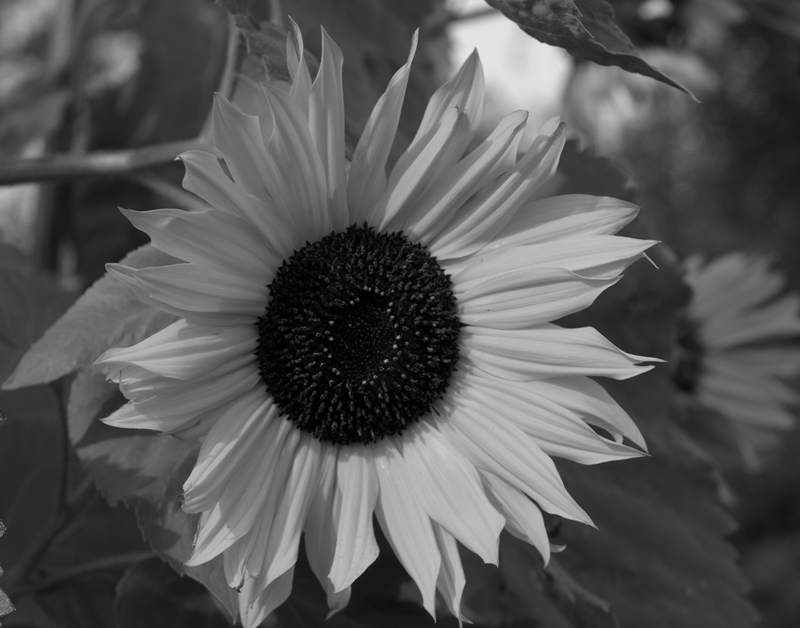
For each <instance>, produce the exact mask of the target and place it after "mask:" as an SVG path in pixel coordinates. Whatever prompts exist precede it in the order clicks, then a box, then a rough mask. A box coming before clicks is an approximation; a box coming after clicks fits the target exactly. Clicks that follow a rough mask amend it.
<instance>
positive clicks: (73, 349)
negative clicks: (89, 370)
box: [4, 245, 178, 389]
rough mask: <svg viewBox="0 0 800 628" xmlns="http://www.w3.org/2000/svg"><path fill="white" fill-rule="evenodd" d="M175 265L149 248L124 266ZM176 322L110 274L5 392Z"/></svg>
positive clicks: (47, 337)
mask: <svg viewBox="0 0 800 628" xmlns="http://www.w3.org/2000/svg"><path fill="white" fill-rule="evenodd" d="M176 261H178V260H176V259H175V258H174V257H171V256H169V255H167V254H166V253H161V252H160V251H158V250H156V249H154V248H153V247H152V246H150V245H145V246H143V247H140V248H138V249H136V250H135V251H133V252H132V253H130V254H129V255H127V256H126V257H125V258H124V259H123V260H122V263H123V264H125V265H126V266H131V267H133V268H144V267H147V266H163V265H165V264H170V263H174V262H176ZM173 320H174V317H172V316H170V315H168V314H164V313H163V312H161V311H159V310H156V309H155V308H152V307H150V306H149V305H145V304H143V303H141V302H140V301H139V300H138V299H136V297H135V296H134V295H133V293H132V292H131V291H130V290H129V289H128V288H126V287H125V286H123V285H122V284H121V283H119V282H118V281H117V280H116V279H114V278H113V277H111V276H109V275H106V276H104V277H103V278H102V279H100V280H98V281H97V282H95V284H94V285H92V287H91V288H89V289H88V290H87V291H86V292H85V293H84V294H83V296H81V297H80V298H79V299H78V300H77V302H76V303H75V305H73V306H72V307H71V308H70V309H69V310H68V311H67V313H66V314H64V316H63V317H61V319H60V320H59V321H58V322H57V323H56V324H55V325H53V327H51V328H50V329H48V330H47V332H46V333H45V334H44V336H43V337H42V338H41V339H40V340H39V341H38V342H36V343H35V344H34V345H33V347H31V349H30V350H29V351H28V353H26V354H25V356H23V358H22V360H21V361H20V363H19V365H18V366H17V369H16V370H15V371H14V373H13V374H12V375H11V377H10V378H9V379H8V380H7V381H6V383H5V384H4V388H6V389H13V388H21V387H23V386H32V385H34V384H43V383H47V382H51V381H54V380H56V379H58V378H59V377H63V376H64V375H67V374H69V373H72V372H73V371H76V370H78V369H79V368H81V367H84V366H87V365H89V364H91V363H92V362H94V360H96V359H97V358H98V357H99V356H100V354H101V353H103V352H104V351H105V350H106V349H108V348H109V347H127V346H130V345H132V344H134V343H136V342H138V341H139V340H141V339H143V338H145V337H146V336H149V335H151V334H153V333H155V332H156V331H158V330H160V329H163V328H164V327H166V326H167V325H168V324H169V323H170V322H172V321H173Z"/></svg>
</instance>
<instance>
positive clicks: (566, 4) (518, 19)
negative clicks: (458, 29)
mask: <svg viewBox="0 0 800 628" xmlns="http://www.w3.org/2000/svg"><path fill="white" fill-rule="evenodd" d="M486 2H487V4H489V5H491V6H493V7H494V8H496V9H498V10H499V11H500V12H502V13H503V15H505V16H506V17H507V18H508V19H510V20H511V21H512V22H515V23H516V24H517V25H518V26H519V27H520V28H521V29H522V30H523V31H525V32H526V33H528V35H530V36H531V37H534V38H536V39H538V40H539V41H542V42H544V43H546V44H550V45H551V46H559V47H560V48H564V49H565V50H566V51H567V52H569V53H570V54H571V55H572V56H573V57H575V58H576V59H584V60H586V61H592V62H593V63H597V64H599V65H614V66H618V67H620V68H622V69H623V70H627V71H628V72H635V73H637V74H642V75H644V76H649V77H650V78H653V79H656V80H658V81H661V82H663V83H666V84H667V85H671V86H672V87H676V88H678V89H679V90H681V91H684V92H686V93H687V94H690V92H689V91H688V90H687V89H686V88H684V87H683V86H682V85H680V84H678V83H676V82H675V81H673V80H672V79H671V78H670V77H668V76H666V75H665V74H663V73H662V72H659V71H658V70H656V69H655V68H653V67H652V66H651V65H650V64H648V63H647V62H646V61H644V60H643V59H642V58H641V57H640V56H639V55H638V54H637V52H636V49H635V48H634V47H633V44H632V43H631V41H630V39H628V36H627V35H625V33H623V32H622V30H620V28H619V27H618V26H617V24H616V23H615V22H614V11H613V9H612V8H611V6H610V5H609V4H608V3H607V2H606V1H605V0H574V2H573V0H486Z"/></svg>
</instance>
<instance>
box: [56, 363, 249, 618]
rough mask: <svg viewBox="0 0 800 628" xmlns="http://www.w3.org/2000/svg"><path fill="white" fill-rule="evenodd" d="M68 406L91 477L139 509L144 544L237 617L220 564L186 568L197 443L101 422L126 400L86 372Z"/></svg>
mask: <svg viewBox="0 0 800 628" xmlns="http://www.w3.org/2000/svg"><path fill="white" fill-rule="evenodd" d="M71 396H72V397H74V398H75V399H76V401H75V402H74V403H70V406H69V417H68V419H69V427H70V438H71V440H72V442H73V445H74V446H75V448H76V451H77V453H78V456H79V457H80V459H81V462H82V463H83V465H84V467H85V468H86V470H87V472H88V473H89V474H90V475H91V476H92V478H94V480H95V483H96V484H97V487H98V488H99V489H100V490H101V492H102V493H103V494H104V495H105V496H106V498H107V499H108V500H109V501H110V502H112V503H116V502H119V501H122V502H123V503H124V504H125V505H126V506H128V507H129V508H132V509H134V511H135V512H136V518H137V520H138V522H139V527H140V528H141V530H142V533H143V534H144V537H145V539H146V540H147V541H148V543H149V544H150V546H151V547H152V548H153V549H154V550H155V551H156V553H157V554H158V555H159V556H160V557H161V558H162V559H164V560H166V561H167V562H168V563H169V565H170V566H171V567H172V568H173V569H174V570H175V571H177V572H178V573H180V574H185V575H188V576H190V577H192V578H194V579H195V580H197V581H199V582H201V583H202V584H204V585H205V586H206V587H208V589H209V590H210V591H211V592H212V593H213V594H214V595H215V596H216V597H217V599H218V600H219V601H220V603H221V604H222V605H223V606H224V607H225V609H226V610H227V611H228V612H229V613H230V615H231V617H232V618H233V617H236V614H237V613H238V601H237V597H236V592H235V591H234V590H233V589H231V588H230V587H229V586H228V584H227V582H226V581H225V578H224V574H223V571H222V561H221V559H217V560H213V561H211V562H209V563H206V564H204V565H201V566H199V567H185V566H184V565H183V562H184V561H186V560H187V559H188V558H189V555H190V554H191V544H192V539H193V538H194V534H195V530H196V528H197V516H190V515H187V514H185V513H184V512H183V511H182V510H181V508H180V495H181V492H182V487H183V482H184V480H185V479H186V477H187V476H188V475H189V472H190V471H191V469H192V467H193V466H194V463H195V459H196V457H197V449H198V447H199V444H198V443H197V442H196V441H181V440H178V439H176V438H168V437H165V436H161V435H159V434H155V433H153V432H149V431H143V430H122V429H119V428H113V427H109V426H107V425H105V424H103V423H101V422H100V421H98V420H96V419H97V417H98V416H105V415H106V414H108V412H109V411H110V410H113V409H116V407H118V406H119V405H120V404H121V402H122V401H124V400H123V399H122V397H121V396H120V395H119V392H118V391H117V390H116V387H112V386H107V385H105V383H104V381H103V377H102V376H101V375H97V374H92V373H81V374H80V375H79V376H78V377H77V378H76V379H75V381H74V383H73V386H72V390H71Z"/></svg>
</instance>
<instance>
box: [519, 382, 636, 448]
mask: <svg viewBox="0 0 800 628" xmlns="http://www.w3.org/2000/svg"><path fill="white" fill-rule="evenodd" d="M525 386H526V387H527V388H528V389H529V390H531V393H532V394H535V395H536V396H537V397H539V398H541V399H544V400H547V401H548V402H549V403H551V404H556V405H559V406H562V407H564V408H565V409H567V410H569V411H570V412H573V413H575V414H576V415H578V416H580V417H581V418H582V419H583V420H584V421H586V422H587V423H589V424H590V425H596V426H598V427H601V428H603V429H604V430H606V431H607V432H609V433H610V434H611V435H612V437H613V438H614V440H615V441H616V442H618V443H621V442H622V440H623V438H628V439H630V440H631V441H632V442H633V443H635V444H636V445H637V446H639V447H641V448H642V449H643V450H644V451H647V445H646V444H645V441H644V436H642V433H641V432H640V431H639V428H638V427H636V424H635V423H634V422H633V419H631V417H630V416H629V415H628V413H627V412H625V410H623V409H622V408H621V407H620V405H619V404H618V403H617V402H616V401H614V399H613V398H612V397H611V395H609V394H608V393H607V392H606V390H605V389H604V388H603V387H602V386H601V385H600V384H598V383H597V382H595V381H593V380H591V379H589V378H588V377H552V378H548V379H545V380H538V381H535V382H528V383H527V384H525Z"/></svg>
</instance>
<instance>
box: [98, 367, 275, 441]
mask: <svg viewBox="0 0 800 628" xmlns="http://www.w3.org/2000/svg"><path fill="white" fill-rule="evenodd" d="M260 377H261V376H260V375H259V373H258V370H257V369H255V368H254V367H253V366H252V365H245V366H240V367H239V368H235V369H230V370H227V371H219V372H217V371H215V372H213V373H211V375H210V376H209V375H207V376H205V377H203V378H200V379H197V380H193V381H191V382H183V381H180V380H174V381H177V382H179V385H176V386H175V387H173V388H171V389H162V390H161V391H160V392H159V394H158V395H155V396H153V397H150V398H147V399H142V400H141V401H137V402H135V403H132V404H127V405H125V406H123V407H122V408H120V409H119V410H117V411H116V412H114V413H112V414H111V415H110V416H109V417H107V418H105V419H103V422H104V423H106V424H107V425H113V426H115V427H126V428H137V429H149V430H157V431H159V432H163V433H167V434H168V433H171V432H173V431H175V430H179V429H182V428H184V427H186V426H188V425H191V424H192V423H193V422H194V421H195V420H196V419H197V417H198V416H199V415H201V414H203V413H204V412H208V411H209V410H210V409H212V408H214V407H218V406H222V405H224V404H225V403H227V402H228V401H231V400H234V399H237V398H239V397H240V396H241V395H244V394H246V393H247V392H249V391H250V390H252V389H253V388H254V387H255V386H256V385H257V384H258V382H259V378H260Z"/></svg>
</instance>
